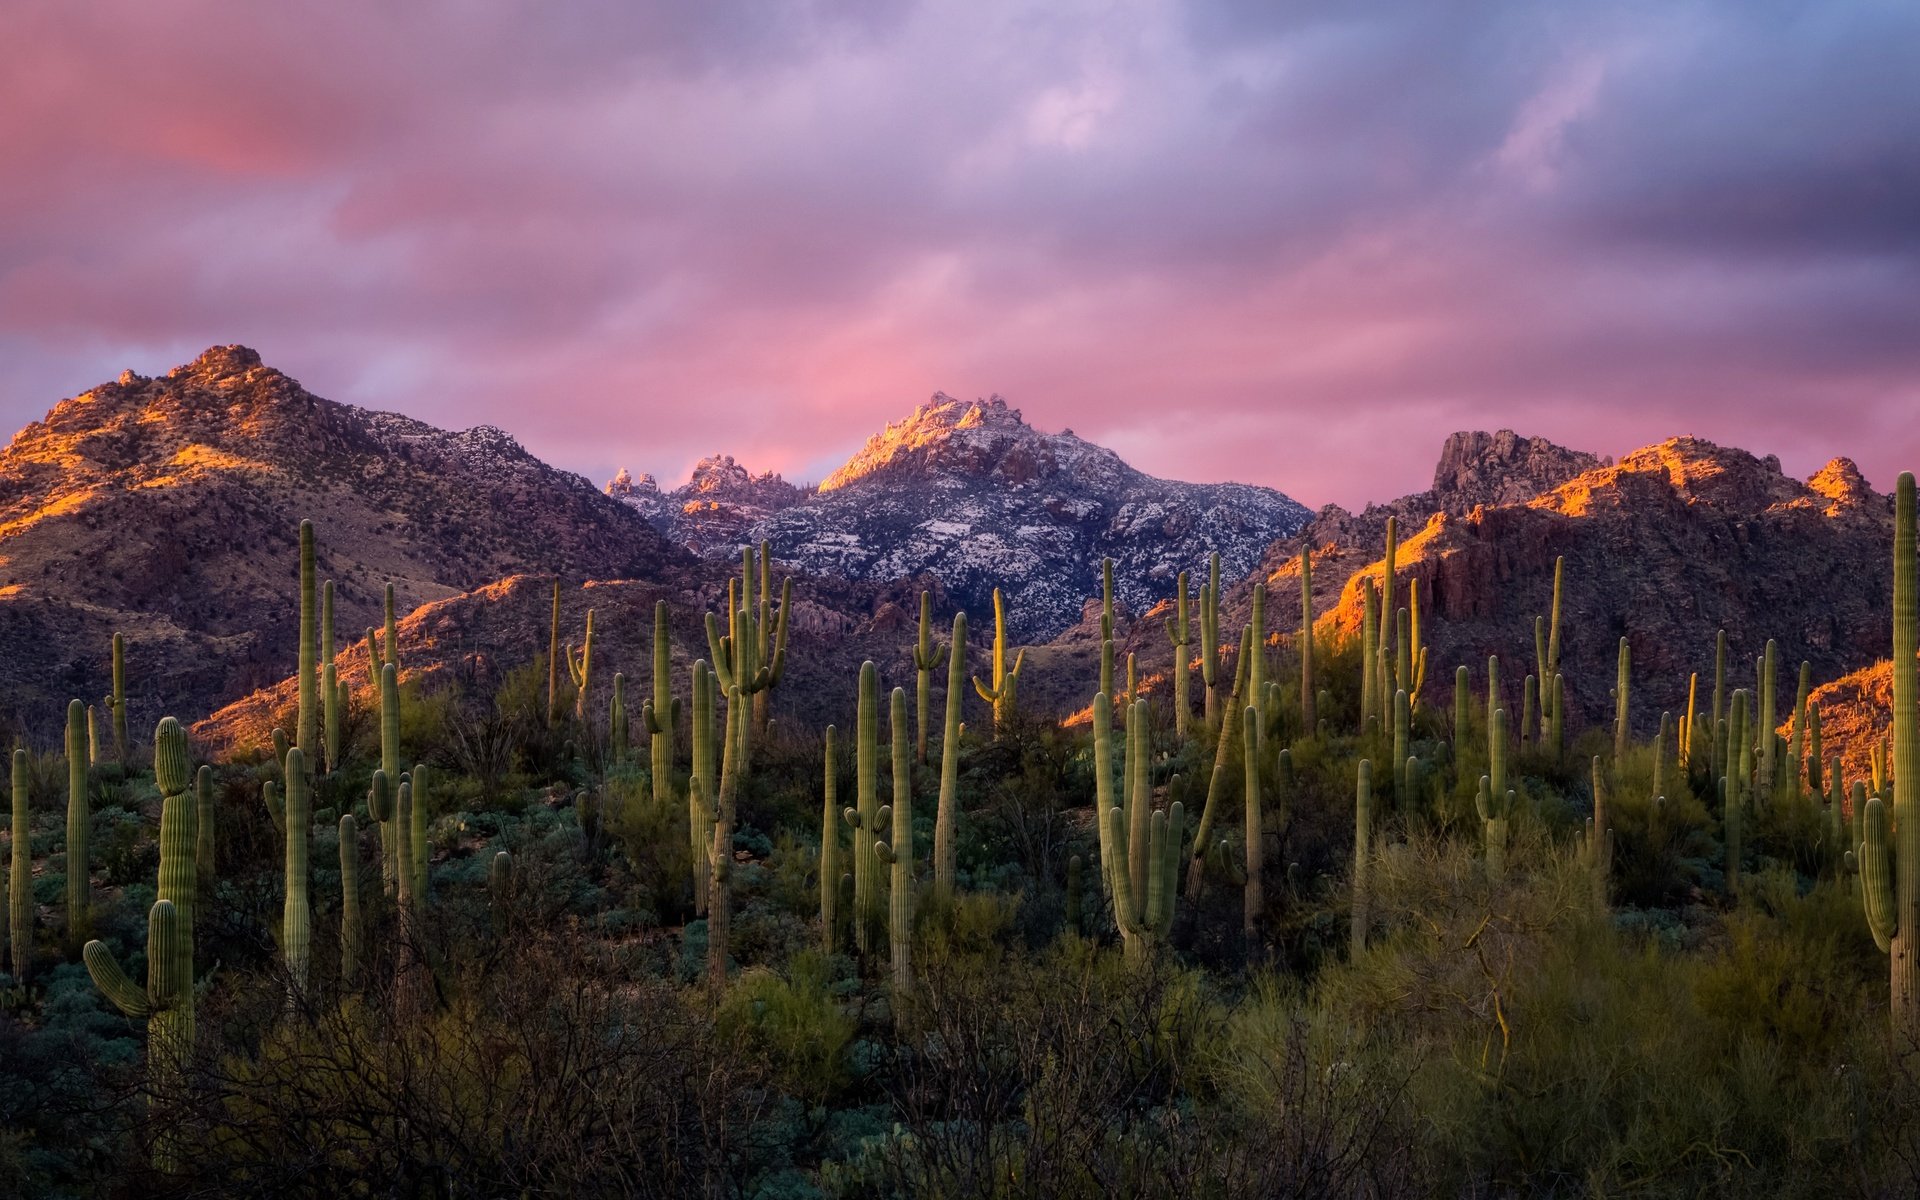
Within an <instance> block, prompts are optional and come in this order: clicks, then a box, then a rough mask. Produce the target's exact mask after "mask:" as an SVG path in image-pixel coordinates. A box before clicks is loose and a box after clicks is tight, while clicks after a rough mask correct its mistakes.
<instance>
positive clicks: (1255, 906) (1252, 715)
mask: <svg viewBox="0 0 1920 1200" xmlns="http://www.w3.org/2000/svg"><path fill="white" fill-rule="evenodd" d="M1241 721H1242V725H1241V733H1240V747H1241V753H1242V754H1243V755H1244V756H1245V758H1246V771H1245V774H1246V779H1245V796H1244V800H1245V803H1246V839H1247V845H1246V872H1247V882H1246V884H1245V886H1244V888H1243V889H1242V893H1241V905H1240V933H1241V936H1243V937H1244V938H1245V939H1246V943H1247V954H1248V956H1249V957H1250V958H1251V957H1252V955H1253V953H1254V950H1255V948H1256V947H1257V946H1258V945H1259V938H1260V918H1261V917H1262V916H1263V915H1264V914H1265V912H1266V907H1267V895H1266V891H1265V890H1264V885H1263V883H1262V878H1261V877H1262V876H1263V875H1264V874H1265V873H1266V831H1265V829H1264V828H1263V827H1262V822H1261V820H1260V817H1261V810H1260V713H1259V711H1258V710H1257V709H1254V708H1252V707H1248V708H1247V709H1245V710H1244V711H1243V712H1242V714H1241Z"/></svg>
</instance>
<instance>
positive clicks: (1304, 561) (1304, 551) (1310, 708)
mask: <svg viewBox="0 0 1920 1200" xmlns="http://www.w3.org/2000/svg"><path fill="white" fill-rule="evenodd" d="M1314 699H1315V696H1314V690H1313V549H1312V548H1311V547H1309V546H1302V547H1300V734H1301V736H1302V737H1312V736H1313V734H1314V730H1315V729H1317V728H1318V727H1319V718H1318V714H1317V713H1316V712H1315V711H1314Z"/></svg>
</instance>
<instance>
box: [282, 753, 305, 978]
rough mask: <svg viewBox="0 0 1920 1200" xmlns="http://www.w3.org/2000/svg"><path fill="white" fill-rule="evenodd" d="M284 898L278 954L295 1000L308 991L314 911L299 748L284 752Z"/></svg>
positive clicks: (303, 781) (303, 783) (302, 769)
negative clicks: (283, 960) (310, 901)
mask: <svg viewBox="0 0 1920 1200" xmlns="http://www.w3.org/2000/svg"><path fill="white" fill-rule="evenodd" d="M286 814H287V838H286V841H287V854H286V871H287V898H286V904H285V905H284V906H283V907H282V909H281V914H280V952H281V953H282V954H283V955H285V957H286V961H287V981H288V984H289V985H290V986H291V987H292V988H293V998H294V999H296V1000H297V999H298V997H299V995H300V993H302V992H304V991H305V990H306V987H307V960H308V955H309V952H310V950H311V949H312V946H313V910H312V908H311V906H310V905H309V904H308V900H307V881H308V879H309V878H310V875H311V872H310V871H309V870H308V868H307V829H308V827H309V826H310V825H311V824H312V823H313V813H312V809H311V807H310V806H309V804H308V800H307V770H306V756H305V755H304V754H303V753H301V750H300V747H298V746H295V747H294V748H293V749H291V750H289V751H287V807H286Z"/></svg>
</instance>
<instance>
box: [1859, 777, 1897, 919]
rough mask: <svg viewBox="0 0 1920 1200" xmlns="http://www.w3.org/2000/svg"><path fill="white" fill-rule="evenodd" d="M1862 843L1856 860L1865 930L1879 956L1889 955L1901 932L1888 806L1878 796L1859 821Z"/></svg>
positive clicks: (1869, 804) (1868, 805) (1870, 802)
mask: <svg viewBox="0 0 1920 1200" xmlns="http://www.w3.org/2000/svg"><path fill="white" fill-rule="evenodd" d="M1861 832H1862V838H1863V840H1862V841H1861V843H1860V848H1859V851H1858V854H1857V857H1856V859H1855V861H1856V863H1857V864H1858V865H1859V868H1860V896H1861V900H1862V907H1863V908H1865V910H1866V915H1867V928H1868V929H1869V930H1870V931H1871V932H1872V933H1873V941H1874V944H1875V945H1877V946H1879V947H1880V950H1881V952H1882V953H1890V952H1891V950H1892V948H1893V939H1894V938H1895V937H1896V936H1898V935H1899V933H1900V925H1899V917H1898V912H1897V909H1896V898H1895V891H1894V869H1893V868H1894V861H1893V859H1894V855H1893V852H1892V849H1891V846H1890V843H1891V842H1892V840H1893V839H1892V837H1891V835H1890V834H1889V833H1888V832H1887V806H1886V804H1885V802H1884V801H1882V800H1881V799H1880V798H1879V797H1878V796H1875V797H1874V798H1873V799H1871V800H1869V801H1867V811H1866V814H1865V818H1864V819H1863V820H1862V822H1861Z"/></svg>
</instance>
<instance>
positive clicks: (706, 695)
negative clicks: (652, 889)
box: [687, 658, 720, 913]
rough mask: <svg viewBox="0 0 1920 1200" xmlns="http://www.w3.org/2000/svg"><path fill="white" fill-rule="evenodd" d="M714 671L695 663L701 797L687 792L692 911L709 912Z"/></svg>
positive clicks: (716, 780) (716, 788) (696, 774)
mask: <svg viewBox="0 0 1920 1200" xmlns="http://www.w3.org/2000/svg"><path fill="white" fill-rule="evenodd" d="M713 683H714V680H713V672H712V671H710V670H708V669H707V660H706V659H704V658H703V659H698V660H696V661H695V662H694V664H693V778H694V779H696V780H698V781H699V782H700V787H701V796H700V799H698V800H695V799H694V796H693V791H692V789H691V788H689V789H688V791H687V828H688V831H689V832H690V834H691V835H692V838H693V910H694V911H695V912H696V913H704V912H706V911H707V881H708V879H709V878H711V877H712V874H713V872H712V871H710V870H708V863H707V847H708V846H709V845H711V844H712V843H713V824H712V822H711V821H710V820H709V819H708V815H707V814H708V812H709V810H708V808H707V803H708V800H709V799H710V798H711V797H714V796H717V795H718V794H719V792H720V776H719V773H718V760H717V759H716V758H715V757H714V745H713V742H714V734H715V732H716V731H715V729H714V724H713Z"/></svg>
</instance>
